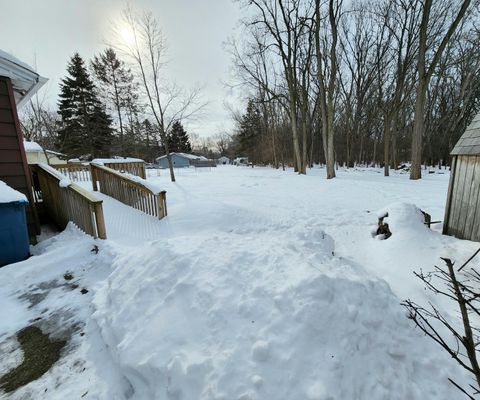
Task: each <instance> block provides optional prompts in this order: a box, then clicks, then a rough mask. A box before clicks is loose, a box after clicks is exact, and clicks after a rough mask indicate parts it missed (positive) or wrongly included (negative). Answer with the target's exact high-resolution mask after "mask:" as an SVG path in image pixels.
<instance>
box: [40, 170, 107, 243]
mask: <svg viewBox="0 0 480 400" xmlns="http://www.w3.org/2000/svg"><path fill="white" fill-rule="evenodd" d="M32 172H33V173H34V174H35V175H36V178H38V181H37V184H38V185H39V189H40V191H36V200H37V202H43V204H44V206H45V209H46V211H47V213H48V215H49V216H50V217H51V218H52V219H53V221H54V222H55V223H56V224H57V225H58V226H59V227H61V228H64V227H65V226H66V225H67V224H68V222H69V221H72V222H73V223H74V224H75V225H77V226H78V227H79V228H80V229H81V230H83V231H84V232H85V233H87V234H89V235H91V236H93V237H95V238H97V237H98V238H100V239H106V238H107V234H106V231H105V220H104V217H103V208H102V200H99V199H97V198H96V197H95V196H93V195H92V194H90V193H89V192H88V191H86V190H85V189H83V188H81V187H80V186H78V185H76V184H75V183H70V184H65V183H64V182H62V184H60V182H61V181H62V180H64V179H65V178H66V176H64V175H62V174H60V173H59V172H58V171H56V170H55V169H53V168H50V167H49V166H48V165H42V164H38V165H34V166H32Z"/></svg>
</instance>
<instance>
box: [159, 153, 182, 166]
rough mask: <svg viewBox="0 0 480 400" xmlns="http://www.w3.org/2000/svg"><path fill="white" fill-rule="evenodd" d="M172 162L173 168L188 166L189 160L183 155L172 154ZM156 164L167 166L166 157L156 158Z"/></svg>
mask: <svg viewBox="0 0 480 400" xmlns="http://www.w3.org/2000/svg"><path fill="white" fill-rule="evenodd" d="M171 157H172V162H173V167H174V168H185V167H189V166H190V160H189V159H188V158H185V157H181V156H179V155H178V154H172V156H171ZM158 165H160V167H162V168H168V160H167V157H164V158H161V159H159V160H158Z"/></svg>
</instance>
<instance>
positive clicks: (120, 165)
mask: <svg viewBox="0 0 480 400" xmlns="http://www.w3.org/2000/svg"><path fill="white" fill-rule="evenodd" d="M103 165H104V166H105V167H108V168H111V169H114V170H115V171H120V172H128V173H129V174H132V175H136V176H139V177H140V178H142V179H147V174H146V173H145V163H144V162H141V161H139V162H111V163H106V162H104V163H103Z"/></svg>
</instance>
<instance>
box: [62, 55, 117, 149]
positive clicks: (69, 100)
mask: <svg viewBox="0 0 480 400" xmlns="http://www.w3.org/2000/svg"><path fill="white" fill-rule="evenodd" d="M67 72H68V76H67V77H65V78H64V79H62V83H61V84H60V101H59V110H58V114H59V115H60V118H61V121H60V128H59V131H58V139H59V140H58V147H59V148H60V149H61V151H62V152H64V153H66V154H68V155H70V156H74V157H78V156H82V155H89V156H91V157H101V156H108V155H109V147H110V143H111V140H112V128H111V127H110V124H111V119H110V117H109V116H108V115H107V113H106V112H105V107H104V106H103V104H101V102H100V101H99V100H98V98H97V95H96V93H95V86H94V84H93V81H92V80H91V78H90V76H89V74H88V72H87V69H86V67H85V63H84V61H83V59H82V58H81V57H80V55H79V54H78V53H75V54H74V56H73V57H72V58H71V60H70V62H69V64H68V67H67Z"/></svg>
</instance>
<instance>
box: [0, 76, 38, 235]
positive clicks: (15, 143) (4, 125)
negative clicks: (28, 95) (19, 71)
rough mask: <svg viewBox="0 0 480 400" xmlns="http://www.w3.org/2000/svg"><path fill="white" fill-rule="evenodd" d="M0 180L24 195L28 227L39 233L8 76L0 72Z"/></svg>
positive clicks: (29, 229) (28, 172) (30, 231)
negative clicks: (26, 200)
mask: <svg viewBox="0 0 480 400" xmlns="http://www.w3.org/2000/svg"><path fill="white" fill-rule="evenodd" d="M0 180H2V181H4V182H5V183H6V184H7V185H9V186H11V187H12V188H14V189H16V190H18V191H19V192H22V193H23V194H25V195H26V196H27V199H28V201H29V203H30V204H29V206H28V208H27V223H28V231H29V234H30V237H31V238H34V237H35V235H38V234H39V233H40V226H39V223H38V218H37V213H36V210H35V204H34V200H33V194H32V183H31V182H32V179H31V175H30V169H29V167H28V164H27V158H26V156H25V149H24V147H23V135H22V132H21V130H20V123H19V121H18V115H17V107H16V105H15V98H14V96H13V89H12V84H11V81H10V79H9V78H6V77H3V76H0Z"/></svg>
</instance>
